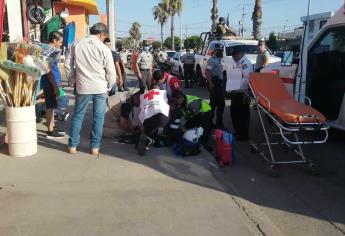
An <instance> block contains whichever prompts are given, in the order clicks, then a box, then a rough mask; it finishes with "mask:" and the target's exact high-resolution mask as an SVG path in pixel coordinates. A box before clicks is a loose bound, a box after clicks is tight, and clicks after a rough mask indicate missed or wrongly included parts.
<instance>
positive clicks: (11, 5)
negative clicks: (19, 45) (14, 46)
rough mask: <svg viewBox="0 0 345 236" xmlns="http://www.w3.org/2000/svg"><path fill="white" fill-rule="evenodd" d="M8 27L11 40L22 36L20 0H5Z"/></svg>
mask: <svg viewBox="0 0 345 236" xmlns="http://www.w3.org/2000/svg"><path fill="white" fill-rule="evenodd" d="M7 15H8V19H10V20H9V24H8V29H9V35H10V39H11V41H13V40H15V39H21V38H23V22H22V17H21V15H22V8H21V1H20V0H10V1H8V0H7Z"/></svg>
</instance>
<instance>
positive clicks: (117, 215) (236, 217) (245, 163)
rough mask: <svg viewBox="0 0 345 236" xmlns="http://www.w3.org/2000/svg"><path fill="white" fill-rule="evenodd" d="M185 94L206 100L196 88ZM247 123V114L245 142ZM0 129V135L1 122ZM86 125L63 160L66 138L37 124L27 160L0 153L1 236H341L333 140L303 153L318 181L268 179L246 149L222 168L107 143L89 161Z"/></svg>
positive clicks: (339, 163)
mask: <svg viewBox="0 0 345 236" xmlns="http://www.w3.org/2000/svg"><path fill="white" fill-rule="evenodd" d="M132 81H133V82H131V83H132V84H133V83H134V81H135V80H134V79H133V78H132ZM187 92H188V93H193V94H198V95H200V96H204V97H207V92H206V91H205V90H203V89H200V88H199V89H192V90H188V91H187ZM227 105H229V104H227ZM228 110H229V109H227V113H226V116H225V119H226V120H227V122H226V125H227V126H228V127H229V128H231V123H230V118H229V113H228V112H229V111H228ZM88 117H90V114H88ZM256 119H257V117H256V116H255V113H254V112H253V116H252V124H253V126H252V132H251V137H253V138H258V137H259V136H260V131H259V128H258V125H257V121H256ZM0 121H1V125H0V126H1V128H0V130H4V114H3V113H1V115H0ZM89 121H90V119H86V122H85V124H84V129H83V131H82V143H81V150H80V152H79V153H78V154H77V155H76V156H70V155H68V154H67V153H66V152H65V149H66V145H65V144H66V143H67V139H64V140H61V141H52V140H47V139H45V138H44V132H43V131H44V126H43V125H42V124H40V125H38V130H39V132H38V133H39V153H38V154H37V155H35V156H34V157H29V158H9V157H8V156H7V154H6V153H7V151H6V147H2V148H1V149H0V153H1V154H0V155H1V156H3V158H0V187H1V189H0V209H1V211H0V235H159V236H160V235H345V233H344V232H345V204H344V203H345V188H344V187H345V171H344V169H345V160H344V158H345V154H344V153H345V146H344V140H345V139H344V134H343V133H341V132H335V133H332V135H331V138H330V141H329V142H328V143H327V144H325V145H321V146H315V147H311V148H308V149H306V153H307V154H308V156H309V157H311V158H312V159H314V160H315V162H316V164H317V165H318V166H319V170H320V172H321V174H320V176H317V177H315V176H310V175H308V173H306V171H304V170H303V168H302V167H295V166H291V167H284V168H281V176H280V177H279V178H277V179H274V178H271V177H269V176H268V172H267V168H266V166H267V165H266V163H264V162H263V161H261V159H260V158H258V157H257V156H256V155H254V154H252V153H250V151H249V148H248V143H238V145H237V147H236V148H237V162H236V165H234V166H232V167H229V168H224V169H220V168H218V167H217V166H216V165H215V161H214V159H213V157H212V156H210V155H209V154H208V153H207V152H203V153H202V154H201V155H199V156H197V157H190V158H187V159H182V158H178V157H176V156H174V155H173V154H172V152H171V150H169V149H166V148H162V149H151V150H150V151H149V153H148V155H147V156H145V157H139V156H137V155H136V152H135V151H134V150H133V146H131V145H122V144H118V143H116V142H114V141H113V140H109V139H106V140H104V144H103V148H102V155H101V158H94V157H92V156H91V155H89V154H88V152H89V150H88V147H89V146H88V141H87V138H88V136H89V130H90V122H89ZM62 125H63V126H64V127H65V128H68V125H69V124H68V122H67V123H65V124H62ZM278 151H279V150H278ZM291 154H292V153H290V152H287V153H282V152H281V153H280V154H279V157H280V158H287V157H290V156H291Z"/></svg>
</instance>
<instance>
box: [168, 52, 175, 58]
mask: <svg viewBox="0 0 345 236" xmlns="http://www.w3.org/2000/svg"><path fill="white" fill-rule="evenodd" d="M175 53H176V52H167V54H168V57H173V56H174V55H175Z"/></svg>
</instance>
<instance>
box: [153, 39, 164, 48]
mask: <svg viewBox="0 0 345 236" xmlns="http://www.w3.org/2000/svg"><path fill="white" fill-rule="evenodd" d="M152 47H153V48H154V49H158V48H161V47H162V43H161V42H159V41H154V42H153V43H152Z"/></svg>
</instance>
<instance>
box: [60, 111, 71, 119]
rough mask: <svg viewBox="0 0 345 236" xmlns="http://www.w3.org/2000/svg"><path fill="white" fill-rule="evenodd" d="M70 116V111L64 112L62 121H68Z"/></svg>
mask: <svg viewBox="0 0 345 236" xmlns="http://www.w3.org/2000/svg"><path fill="white" fill-rule="evenodd" d="M68 117H69V113H68V112H64V113H63V114H62V117H61V121H66V120H67V119H68Z"/></svg>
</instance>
